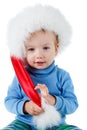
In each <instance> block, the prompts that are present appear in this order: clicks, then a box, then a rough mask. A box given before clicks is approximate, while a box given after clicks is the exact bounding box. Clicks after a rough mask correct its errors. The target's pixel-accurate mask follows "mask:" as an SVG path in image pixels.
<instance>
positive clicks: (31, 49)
mask: <svg viewBox="0 0 87 130" xmlns="http://www.w3.org/2000/svg"><path fill="white" fill-rule="evenodd" d="M49 48H50V47H43V48H42V49H43V50H48V49H49ZM27 50H28V51H34V50H35V48H28V49H27Z"/></svg>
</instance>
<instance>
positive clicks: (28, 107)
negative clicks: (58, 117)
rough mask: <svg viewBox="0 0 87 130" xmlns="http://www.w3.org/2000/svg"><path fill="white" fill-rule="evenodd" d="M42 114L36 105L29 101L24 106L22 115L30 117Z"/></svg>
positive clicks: (41, 110)
mask: <svg viewBox="0 0 87 130" xmlns="http://www.w3.org/2000/svg"><path fill="white" fill-rule="evenodd" d="M42 112H44V110H43V109H42V108H41V107H39V106H38V105H36V104H35V103H34V102H32V101H29V102H25V104H24V113H28V114H30V115H39V114H40V113H42Z"/></svg>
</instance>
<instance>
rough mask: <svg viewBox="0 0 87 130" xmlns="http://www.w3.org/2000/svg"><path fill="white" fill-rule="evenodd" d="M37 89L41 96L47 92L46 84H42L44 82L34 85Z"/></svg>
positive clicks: (44, 95)
mask: <svg viewBox="0 0 87 130" xmlns="http://www.w3.org/2000/svg"><path fill="white" fill-rule="evenodd" d="M37 89H40V92H41V96H43V97H46V96H47V95H48V93H49V91H48V88H47V86H46V85H44V84H38V85H37V86H36V87H35V90H37Z"/></svg>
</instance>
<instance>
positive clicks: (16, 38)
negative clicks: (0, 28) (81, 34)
mask: <svg viewBox="0 0 87 130" xmlns="http://www.w3.org/2000/svg"><path fill="white" fill-rule="evenodd" d="M41 28H43V29H46V30H48V31H54V32H55V33H56V34H57V35H58V36H59V52H61V51H62V50H63V49H64V48H65V47H66V46H67V45H68V44H69V43H70V40H71V34H72V31H71V26H70V24H69V23H68V22H67V20H66V19H65V17H64V16H63V15H62V14H61V13H60V11H59V10H58V9H56V8H53V7H51V6H42V5H35V6H32V7H27V8H25V9H23V11H22V12H20V13H19V14H17V15H16V16H15V17H14V18H13V19H11V20H10V21H9V24H8V47H9V49H10V54H11V55H13V56H16V57H18V58H21V59H23V58H24V57H25V46H24V44H25V41H26V38H27V37H29V35H30V34H31V33H33V32H35V31H38V30H40V29H41Z"/></svg>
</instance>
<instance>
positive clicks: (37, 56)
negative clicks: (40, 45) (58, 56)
mask: <svg viewBox="0 0 87 130" xmlns="http://www.w3.org/2000/svg"><path fill="white" fill-rule="evenodd" d="M42 57H43V54H42V51H41V50H37V51H36V58H37V59H42Z"/></svg>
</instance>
